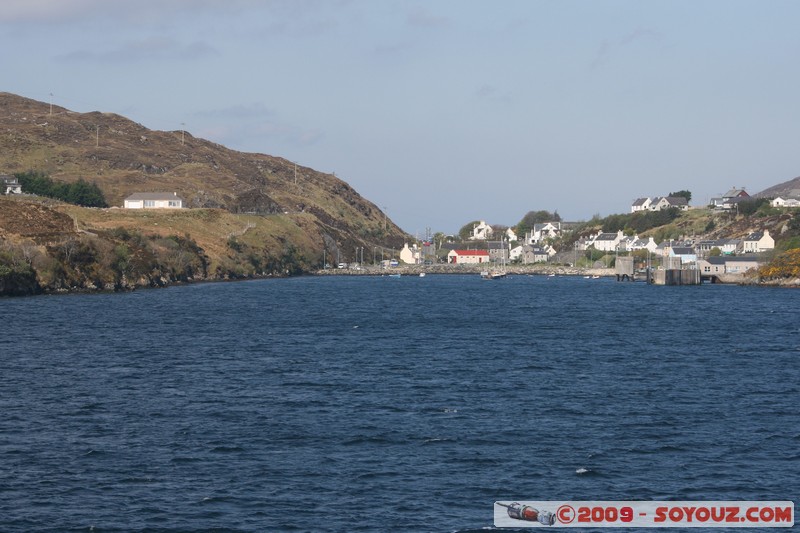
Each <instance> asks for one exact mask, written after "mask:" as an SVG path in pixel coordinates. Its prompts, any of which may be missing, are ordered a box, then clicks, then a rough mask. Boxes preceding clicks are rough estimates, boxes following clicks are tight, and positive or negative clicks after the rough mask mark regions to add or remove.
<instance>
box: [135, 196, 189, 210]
mask: <svg viewBox="0 0 800 533" xmlns="http://www.w3.org/2000/svg"><path fill="white" fill-rule="evenodd" d="M182 208H183V198H181V197H180V196H178V193H176V192H137V193H133V194H132V195H130V196H128V197H127V198H125V209H182Z"/></svg>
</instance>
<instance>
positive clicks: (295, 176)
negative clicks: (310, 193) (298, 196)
mask: <svg viewBox="0 0 800 533" xmlns="http://www.w3.org/2000/svg"><path fill="white" fill-rule="evenodd" d="M294 184H295V185H297V163H295V164H294Z"/></svg>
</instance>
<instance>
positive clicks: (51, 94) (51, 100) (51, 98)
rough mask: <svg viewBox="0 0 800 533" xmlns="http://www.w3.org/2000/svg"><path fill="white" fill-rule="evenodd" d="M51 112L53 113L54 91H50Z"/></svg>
mask: <svg viewBox="0 0 800 533" xmlns="http://www.w3.org/2000/svg"><path fill="white" fill-rule="evenodd" d="M50 114H51V115H52V114H53V93H50Z"/></svg>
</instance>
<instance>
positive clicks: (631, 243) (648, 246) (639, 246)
mask: <svg viewBox="0 0 800 533" xmlns="http://www.w3.org/2000/svg"><path fill="white" fill-rule="evenodd" d="M620 245H624V246H620V249H623V248H624V249H625V250H628V251H631V252H633V251H636V250H648V251H650V252H651V253H653V252H655V251H656V248H658V244H657V243H656V241H654V240H653V238H652V237H648V238H647V239H640V238H639V237H637V236H635V235H634V236H633V237H628V238H626V239H624V240H622V241H621V242H620Z"/></svg>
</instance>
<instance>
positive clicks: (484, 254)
mask: <svg viewBox="0 0 800 533" xmlns="http://www.w3.org/2000/svg"><path fill="white" fill-rule="evenodd" d="M447 262H448V263H450V264H453V265H477V264H480V263H488V262H489V251H488V250H450V252H449V253H448V254H447Z"/></svg>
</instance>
